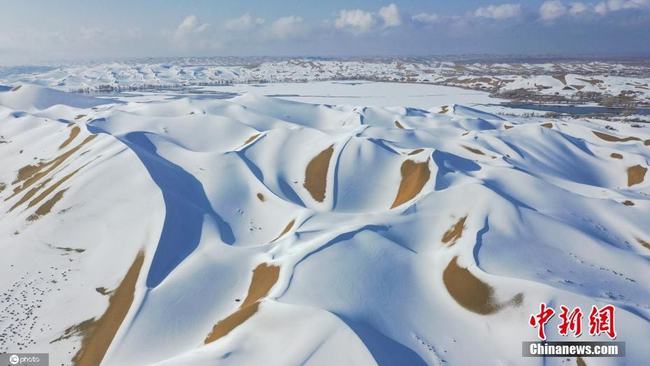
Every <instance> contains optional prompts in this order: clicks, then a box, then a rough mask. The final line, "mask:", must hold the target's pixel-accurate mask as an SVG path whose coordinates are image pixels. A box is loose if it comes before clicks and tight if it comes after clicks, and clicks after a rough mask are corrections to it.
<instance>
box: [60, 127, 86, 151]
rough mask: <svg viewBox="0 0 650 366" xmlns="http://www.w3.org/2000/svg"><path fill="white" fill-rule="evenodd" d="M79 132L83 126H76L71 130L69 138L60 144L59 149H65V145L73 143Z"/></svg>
mask: <svg viewBox="0 0 650 366" xmlns="http://www.w3.org/2000/svg"><path fill="white" fill-rule="evenodd" d="M79 132H81V128H79V126H74V127H73V128H72V129H71V130H70V135H69V136H68V138H67V139H66V140H65V141H63V143H62V144H61V145H60V146H59V149H63V148H64V147H66V146H68V144H69V143H71V142H72V140H74V139H75V137H77V135H79Z"/></svg>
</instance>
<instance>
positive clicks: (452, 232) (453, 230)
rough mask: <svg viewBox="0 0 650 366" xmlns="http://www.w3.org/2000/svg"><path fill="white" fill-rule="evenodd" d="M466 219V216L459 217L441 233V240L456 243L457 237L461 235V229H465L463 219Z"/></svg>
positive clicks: (448, 243)
mask: <svg viewBox="0 0 650 366" xmlns="http://www.w3.org/2000/svg"><path fill="white" fill-rule="evenodd" d="M466 219H467V216H465V217H461V218H460V220H458V221H457V222H456V223H455V224H454V225H453V226H452V227H450V228H449V230H447V231H446V232H445V233H444V234H443V235H442V242H443V243H445V244H447V245H449V246H452V245H454V244H456V242H457V241H458V239H460V237H461V236H462V235H463V230H465V220H466Z"/></svg>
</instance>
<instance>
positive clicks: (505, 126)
mask: <svg viewBox="0 0 650 366" xmlns="http://www.w3.org/2000/svg"><path fill="white" fill-rule="evenodd" d="M513 127H515V126H511V125H503V128H505V129H506V130H509V129H511V128H513Z"/></svg>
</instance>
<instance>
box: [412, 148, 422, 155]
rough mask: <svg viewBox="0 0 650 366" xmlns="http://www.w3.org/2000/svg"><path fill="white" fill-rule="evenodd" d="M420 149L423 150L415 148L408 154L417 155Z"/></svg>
mask: <svg viewBox="0 0 650 366" xmlns="http://www.w3.org/2000/svg"><path fill="white" fill-rule="evenodd" d="M422 151H424V149H415V150H413V151H411V152H410V153H409V155H417V154H419V153H421V152H422Z"/></svg>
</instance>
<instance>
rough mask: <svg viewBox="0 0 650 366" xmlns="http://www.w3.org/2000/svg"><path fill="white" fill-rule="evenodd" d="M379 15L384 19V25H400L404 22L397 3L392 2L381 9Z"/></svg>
mask: <svg viewBox="0 0 650 366" xmlns="http://www.w3.org/2000/svg"><path fill="white" fill-rule="evenodd" d="M379 17H380V18H381V19H382V20H383V21H384V27H385V28H390V27H398V26H399V25H401V24H402V18H401V17H400V15H399V9H398V8H397V5H395V4H390V5H387V6H384V7H382V8H380V9H379Z"/></svg>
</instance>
